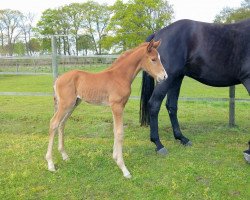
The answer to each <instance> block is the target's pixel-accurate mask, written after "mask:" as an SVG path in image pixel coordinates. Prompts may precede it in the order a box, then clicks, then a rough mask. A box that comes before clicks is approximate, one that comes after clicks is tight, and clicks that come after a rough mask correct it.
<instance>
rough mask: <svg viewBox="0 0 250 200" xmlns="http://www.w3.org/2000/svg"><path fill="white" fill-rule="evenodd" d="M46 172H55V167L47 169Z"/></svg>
mask: <svg viewBox="0 0 250 200" xmlns="http://www.w3.org/2000/svg"><path fill="white" fill-rule="evenodd" d="M48 170H49V171H50V172H55V171H56V169H55V167H48Z"/></svg>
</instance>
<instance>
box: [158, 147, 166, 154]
mask: <svg viewBox="0 0 250 200" xmlns="http://www.w3.org/2000/svg"><path fill="white" fill-rule="evenodd" d="M156 152H157V154H159V155H162V156H165V155H167V154H168V151H167V149H166V148H165V147H162V148H161V149H160V150H158V151H157V150H156Z"/></svg>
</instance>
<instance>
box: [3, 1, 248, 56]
mask: <svg viewBox="0 0 250 200" xmlns="http://www.w3.org/2000/svg"><path fill="white" fill-rule="evenodd" d="M190 12H191V11H190ZM249 17H250V0H244V1H243V2H242V4H241V7H240V8H224V9H223V10H222V11H221V12H220V13H219V14H218V15H217V16H216V17H215V22H217V23H225V22H227V23H232V22H235V21H238V20H241V19H245V18H249ZM173 19H174V10H173V7H172V5H170V4H169V2H168V1H166V0H130V1H128V2H126V3H124V2H123V1H122V0H116V2H115V3H114V5H111V6H109V5H107V4H100V3H98V2H96V1H92V0H90V1H87V2H85V3H72V4H69V5H65V6H62V7H59V8H56V9H47V10H45V11H44V12H43V13H42V16H41V18H40V20H39V21H38V22H37V24H36V25H34V14H31V13H28V14H24V13H21V12H20V11H18V10H9V9H6V10H0V45H1V46H0V55H3V56H5V55H8V56H12V55H34V54H36V55H40V54H48V53H50V52H51V39H50V36H51V35H60V36H58V37H57V47H58V53H59V54H62V55H86V54H88V53H90V52H91V53H92V54H106V53H109V52H113V53H118V52H120V51H124V50H127V49H130V48H132V47H134V46H136V45H138V44H139V43H141V42H143V41H144V40H145V38H146V37H147V36H148V35H149V34H151V33H153V32H155V31H157V30H159V29H161V28H163V27H164V26H166V25H169V24H170V23H171V22H172V21H173Z"/></svg>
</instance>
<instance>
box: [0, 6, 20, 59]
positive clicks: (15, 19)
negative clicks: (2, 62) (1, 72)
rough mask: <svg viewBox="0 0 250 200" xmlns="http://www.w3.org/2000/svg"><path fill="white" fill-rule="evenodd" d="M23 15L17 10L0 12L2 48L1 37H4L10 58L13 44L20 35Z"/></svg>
mask: <svg viewBox="0 0 250 200" xmlns="http://www.w3.org/2000/svg"><path fill="white" fill-rule="evenodd" d="M22 17H23V14H22V13H21V12H20V11H18V10H10V9H6V10H0V21H1V34H2V46H3V35H5V36H6V40H7V48H8V53H9V55H10V56H12V55H13V51H14V44H15V42H16V40H17V38H18V36H19V35H20V34H21V26H20V23H21V19H22Z"/></svg>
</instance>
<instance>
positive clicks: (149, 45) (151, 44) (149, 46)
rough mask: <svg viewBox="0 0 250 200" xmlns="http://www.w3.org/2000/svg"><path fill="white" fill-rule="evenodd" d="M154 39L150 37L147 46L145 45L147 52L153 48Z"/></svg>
mask: <svg viewBox="0 0 250 200" xmlns="http://www.w3.org/2000/svg"><path fill="white" fill-rule="evenodd" d="M154 43H155V42H154V39H152V40H151V41H150V42H149V44H148V46H147V51H148V52H151V50H152V48H153V46H154Z"/></svg>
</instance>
